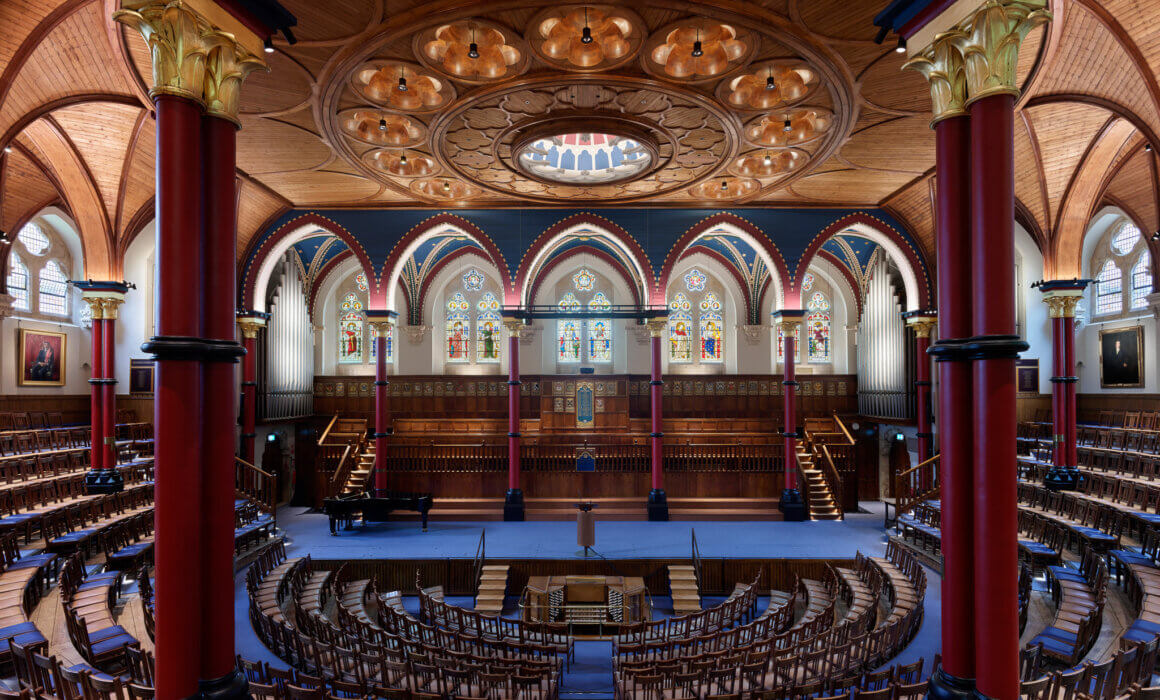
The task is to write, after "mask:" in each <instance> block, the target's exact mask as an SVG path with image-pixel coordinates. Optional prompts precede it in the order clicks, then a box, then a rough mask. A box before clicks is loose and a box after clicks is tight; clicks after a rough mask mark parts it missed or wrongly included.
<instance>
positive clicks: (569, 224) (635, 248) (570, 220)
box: [515, 211, 656, 299]
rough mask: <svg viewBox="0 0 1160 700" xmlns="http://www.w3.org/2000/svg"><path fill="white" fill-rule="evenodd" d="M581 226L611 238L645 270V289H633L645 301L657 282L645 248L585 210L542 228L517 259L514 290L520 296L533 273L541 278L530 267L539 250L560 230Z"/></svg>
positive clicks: (643, 281)
mask: <svg viewBox="0 0 1160 700" xmlns="http://www.w3.org/2000/svg"><path fill="white" fill-rule="evenodd" d="M582 225H588V226H591V227H592V228H596V229H600V230H601V231H603V232H604V233H607V234H609V235H611V236H612V237H613V238H614V239H615V240H616V241H617V242H619V243H620V244H621V245H623V246H624V247H625V249H626V250H627V251H628V252H629V253H630V254H631V255H632V257H633V258H634V260H635V262H636V264H637V265H640V269H641V270H643V271H644V276H645V279H643V280H641V281H640V284H641V286H642V287H644V289H640V290H634V292H633V293H634V294H638V295H641V297H640V298H644V295H647V293H648V289H649V287H651V286H653V285H655V280H656V278H655V277H654V275H653V269H652V264H651V263H650V262H649V259H648V255H647V254H646V253H645V252H644V248H642V247H641V245H640V243H638V242H637V241H636V239H635V238H633V237H632V234H630V233H629V232H628V231H625V230H624V229H623V228H621V227H620V226H618V225H617V224H615V223H613V222H612V221H610V220H609V219H606V218H604V217H603V216H597V215H596V214H593V213H591V212H587V211H585V212H579V213H577V214H572V215H570V216H567V217H565V218H563V219H560V220H559V221H557V222H556V223H554V224H552V225H551V226H549V227H548V228H547V229H545V230H544V232H543V233H541V234H540V235H538V236H536V240H534V241H532V245H531V246H530V247H529V248H528V250H527V251H525V252H524V255H523V257H522V258H520V264H519V267H518V272H517V273H516V283H515V289H516V290H517V291H518V292H519V293H520V294H521V295H522V294H523V291H524V289H526V288H527V284H528V280H529V278H530V277H531V276H532V274H533V272H535V276H536V277H539V276H540V274H539V272H538V271H533V270H531V269H530V268H531V265H532V261H533V260H535V259H536V257H537V256H538V255H539V254H540V251H542V250H543V249H544V246H546V245H548V242H549V241H551V240H552V239H553V238H555V237H556V236H557V235H558V234H559V233H561V232H563V231H566V230H568V229H570V228H573V227H575V226H582ZM618 265H619V264H618ZM629 286H630V287H636V286H637V285H635V284H630V285H629ZM520 298H521V299H522V298H523V297H522V296H521V297H520Z"/></svg>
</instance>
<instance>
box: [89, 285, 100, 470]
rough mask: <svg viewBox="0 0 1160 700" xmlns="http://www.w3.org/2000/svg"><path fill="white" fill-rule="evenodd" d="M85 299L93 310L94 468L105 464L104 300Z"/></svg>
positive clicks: (91, 458) (91, 417) (91, 463)
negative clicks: (103, 391) (103, 387)
mask: <svg viewBox="0 0 1160 700" xmlns="http://www.w3.org/2000/svg"><path fill="white" fill-rule="evenodd" d="M86 301H89V302H90V305H91V306H92V312H93V333H92V343H93V357H92V360H91V366H92V378H91V379H89V384H90V385H91V386H92V389H91V391H90V394H91V398H90V400H89V425H90V432H91V437H92V443H93V445H92V449H91V450H90V452H89V468H90V469H94V470H95V469H103V468H104V464H105V444H104V443H105V411H104V409H103V405H102V401H103V400H104V396H103V394H102V389H101V387H102V386H103V384H102V382H103V381H104V377H105V363H104V361H103V360H102V359H101V355H102V353H104V351H105V343H104V340H103V336H104V334H105V324H104V323H103V322H102V320H101V319H102V318H103V317H104V316H103V314H104V312H103V306H104V304H103V301H104V300H103V299H91V300H90V299H86Z"/></svg>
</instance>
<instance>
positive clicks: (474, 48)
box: [467, 41, 479, 58]
mask: <svg viewBox="0 0 1160 700" xmlns="http://www.w3.org/2000/svg"><path fill="white" fill-rule="evenodd" d="M467 57H468V58H479V44H477V43H475V42H474V41H473V42H471V43H470V44H468V45H467Z"/></svg>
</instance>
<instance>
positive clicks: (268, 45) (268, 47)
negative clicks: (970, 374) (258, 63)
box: [262, 37, 274, 53]
mask: <svg viewBox="0 0 1160 700" xmlns="http://www.w3.org/2000/svg"><path fill="white" fill-rule="evenodd" d="M262 49H263V50H264V51H265V52H266V53H274V41H273V40H272V39H271V38H270V37H266V39H265V41H263V42H262Z"/></svg>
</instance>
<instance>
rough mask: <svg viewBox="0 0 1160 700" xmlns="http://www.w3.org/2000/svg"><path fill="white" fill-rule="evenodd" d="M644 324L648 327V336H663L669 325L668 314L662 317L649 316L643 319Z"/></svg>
mask: <svg viewBox="0 0 1160 700" xmlns="http://www.w3.org/2000/svg"><path fill="white" fill-rule="evenodd" d="M645 326H646V327H647V328H648V334H649V336H651V337H653V338H663V337H664V335H665V332H666V331H667V330H668V327H669V318H668V316H665V317H664V318H650V319H649V320H647V321H645Z"/></svg>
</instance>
